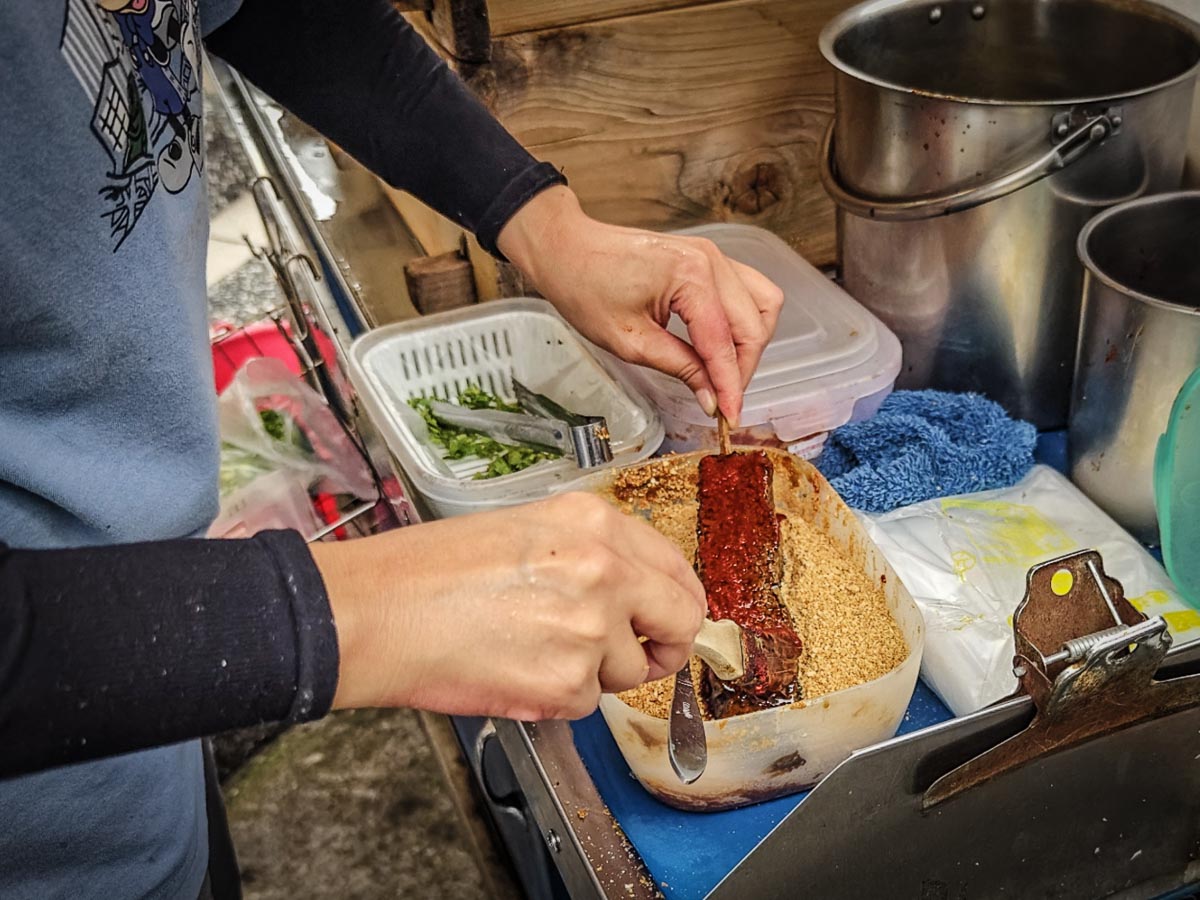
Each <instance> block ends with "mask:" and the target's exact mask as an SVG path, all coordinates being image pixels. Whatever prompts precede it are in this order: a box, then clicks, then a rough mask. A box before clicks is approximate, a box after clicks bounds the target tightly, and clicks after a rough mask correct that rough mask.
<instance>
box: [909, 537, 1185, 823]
mask: <svg viewBox="0 0 1200 900" xmlns="http://www.w3.org/2000/svg"><path fill="white" fill-rule="evenodd" d="M1013 636H1014V639H1015V644H1016V656H1015V657H1014V660H1013V674H1015V675H1016V676H1017V677H1018V678H1019V679H1020V682H1021V687H1022V689H1023V690H1024V691H1025V692H1027V693H1028V694H1029V695H1030V697H1031V698H1032V699H1033V702H1034V706H1035V707H1036V708H1037V713H1036V715H1035V716H1034V718H1033V721H1032V722H1030V724H1029V726H1028V727H1027V728H1025V730H1023V731H1021V732H1019V733H1018V734H1016V735H1014V736H1012V737H1011V738H1008V739H1007V740H1005V741H1002V742H1001V743H999V744H997V745H996V746H995V747H992V748H991V749H990V750H987V751H985V752H984V753H981V754H980V755H979V756H976V757H975V758H974V759H971V760H969V761H968V762H966V763H964V764H963V765H961V766H959V767H958V768H957V769H954V770H953V771H951V772H949V773H948V774H946V775H943V776H942V777H941V778H939V779H937V781H935V782H934V783H933V784H932V785H931V786H930V787H929V789H928V790H927V791H926V792H925V796H924V799H923V803H922V805H923V808H924V809H926V810H929V809H931V808H932V807H934V806H937V805H938V804H939V803H944V802H946V801H947V800H950V799H951V798H953V797H954V796H956V795H958V794H960V793H962V792H963V791H966V790H968V789H970V788H972V787H974V786H976V785H979V784H982V783H983V782H985V781H988V780H989V779H991V778H994V777H996V776H998V775H1001V774H1003V773H1005V772H1008V771H1011V770H1012V769H1015V768H1018V767H1019V766H1022V765H1024V764H1025V763H1027V762H1029V761H1031V760H1033V759H1036V758H1038V757H1040V756H1044V755H1047V754H1050V753H1054V752H1056V751H1058V750H1065V749H1067V748H1068V747H1073V746H1077V745H1078V744H1082V743H1084V742H1086V741H1088V740H1090V739H1092V738H1094V737H1098V736H1100V735H1102V734H1108V733H1110V732H1113V731H1117V730H1119V729H1121V728H1126V727H1128V726H1130V725H1134V724H1137V723H1139V722H1144V721H1147V720H1150V719H1154V718H1158V717H1160V716H1165V715H1168V714H1170V713H1173V712H1176V711H1178V710H1180V709H1185V708H1187V707H1190V706H1196V705H1200V675H1192V676H1185V677H1182V678H1176V679H1171V680H1169V681H1156V680H1155V677H1154V676H1155V674H1156V672H1157V671H1158V668H1159V665H1160V664H1161V663H1162V661H1163V658H1164V657H1165V656H1166V655H1167V651H1168V650H1169V649H1170V647H1171V635H1170V633H1169V632H1168V631H1167V623H1166V621H1165V620H1164V619H1163V618H1162V617H1161V616H1155V617H1154V618H1151V619H1148V618H1146V616H1145V615H1143V614H1142V613H1141V612H1139V611H1138V610H1136V609H1134V607H1133V606H1132V605H1131V604H1130V603H1129V601H1128V600H1126V599H1125V592H1124V590H1123V589H1122V587H1121V584H1120V582H1118V581H1117V580H1116V579H1114V578H1111V577H1109V576H1108V575H1106V574H1105V572H1104V563H1103V561H1102V560H1101V558H1100V554H1099V553H1097V552H1096V551H1094V550H1085V551H1082V552H1079V553H1074V554H1071V555H1070V556H1064V557H1062V558H1060V559H1055V560H1051V561H1049V562H1045V563H1041V564H1040V565H1037V566H1034V567H1033V568H1032V569H1030V570H1029V576H1028V578H1027V581H1026V588H1025V597H1024V599H1022V601H1021V603H1020V605H1019V606H1018V607H1017V610H1016V613H1015V614H1014V615H1013Z"/></svg>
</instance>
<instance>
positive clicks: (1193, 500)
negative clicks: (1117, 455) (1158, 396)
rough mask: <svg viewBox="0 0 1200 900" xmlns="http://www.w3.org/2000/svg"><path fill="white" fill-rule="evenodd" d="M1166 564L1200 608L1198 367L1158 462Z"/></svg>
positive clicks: (1174, 413)
mask: <svg viewBox="0 0 1200 900" xmlns="http://www.w3.org/2000/svg"><path fill="white" fill-rule="evenodd" d="M1154 494H1155V503H1156V505H1157V507H1158V527H1159V532H1160V534H1161V535H1162V550H1163V562H1164V563H1166V566H1167V572H1168V573H1170V575H1171V578H1172V580H1173V581H1174V582H1175V585H1176V587H1178V588H1179V592H1180V593H1181V594H1183V596H1184V597H1185V598H1186V599H1187V601H1188V602H1189V603H1191V604H1192V605H1193V606H1197V607H1200V553H1198V552H1197V548H1200V369H1197V370H1196V371H1195V372H1193V373H1192V375H1191V377H1190V378H1188V380H1187V382H1185V383H1184V385H1183V389H1182V390H1181V391H1180V392H1179V396H1178V397H1176V398H1175V405H1174V407H1173V408H1172V409H1171V418H1170V419H1169V421H1168V424H1167V430H1166V433H1165V434H1164V435H1163V436H1162V437H1161V438H1159V441H1158V452H1157V454H1156V456H1155V460H1154Z"/></svg>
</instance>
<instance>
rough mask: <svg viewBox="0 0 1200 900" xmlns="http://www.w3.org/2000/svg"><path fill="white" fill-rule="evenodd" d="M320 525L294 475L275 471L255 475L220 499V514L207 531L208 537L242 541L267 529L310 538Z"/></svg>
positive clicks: (303, 488)
mask: <svg viewBox="0 0 1200 900" xmlns="http://www.w3.org/2000/svg"><path fill="white" fill-rule="evenodd" d="M323 524H324V523H323V522H321V520H320V519H318V518H317V513H316V510H315V509H313V504H312V500H311V499H310V498H309V496H308V491H307V489H306V488H305V486H304V485H303V484H301V483H300V482H299V481H298V480H297V478H296V475H295V474H294V473H291V472H283V471H275V472H268V473H266V474H265V475H259V476H258V477H257V478H255V479H254V480H253V481H250V482H248V483H246V484H244V485H242V486H240V487H238V488H235V489H234V490H233V491H231V492H230V493H228V494H227V495H225V496H224V497H222V498H221V511H220V513H218V515H217V519H216V521H215V522H213V523H212V525H211V526H210V527H209V529H208V536H209V537H210V538H244V537H250V536H251V535H254V534H258V532H260V531H264V530H266V529H268V528H272V529H274V528H292V529H295V530H296V531H298V532H300V534H301V535H302V536H303V537H305V538H310V537H312V535H314V534H316V533H317V532H318V531H319V530H320V529H321V527H322V525H323Z"/></svg>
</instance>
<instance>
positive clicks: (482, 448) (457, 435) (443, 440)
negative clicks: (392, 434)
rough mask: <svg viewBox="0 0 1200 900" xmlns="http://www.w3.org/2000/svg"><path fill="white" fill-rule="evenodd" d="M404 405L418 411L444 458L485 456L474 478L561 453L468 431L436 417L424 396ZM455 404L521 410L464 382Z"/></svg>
mask: <svg viewBox="0 0 1200 900" xmlns="http://www.w3.org/2000/svg"><path fill="white" fill-rule="evenodd" d="M408 405H409V406H411V407H412V408H413V409H415V410H416V411H417V412H418V413H420V415H421V418H422V419H423V420H424V422H425V425H426V428H427V429H428V432H429V439H430V441H432V442H433V443H434V444H437V445H438V446H439V447H443V448H445V451H446V454H445V455H446V458H447V459H464V458H466V457H478V458H479V459H486V460H487V461H488V467H487V468H486V469H485V470H484V471H482V472H479V473H477V474H476V475H475V478H476V479H482V478H496V477H497V476H500V475H511V474H512V473H513V472H520V471H521V470H522V469H527V468H529V467H530V466H532V465H533V464H534V463H536V462H541V461H542V460H543V459H558V458H559V457H560V456H562V453H561V452H559V451H558V450H553V449H550V448H548V447H535V446H533V445H530V444H505V443H502V442H500V441H497V440H496V439H494V438H492V437H489V436H488V435H486V434H481V433H480V432H478V431H471V430H470V429H467V428H461V427H459V426H457V425H450V424H448V423H445V422H442V421H440V420H439V419H438V418H437V417H436V416H435V415H434V414H433V411H432V409H430V401H429V398H428V397H413V398H412V399H410V400H409V401H408ZM458 405H459V406H464V407H466V408H467V409H498V410H501V411H503V412H511V413H519V412H523V410H522V409H521V407H520V406H518V405H517V404H515V403H509V402H508V401H506V400H504V399H502V398H500V397H497V396H495V395H493V394H489V393H487V391H485V390H483V389H482V388H480V387H478V386H476V385H468V386H467V387H466V388H464V389H463V390H462V392H461V393H460V394H459V395H458Z"/></svg>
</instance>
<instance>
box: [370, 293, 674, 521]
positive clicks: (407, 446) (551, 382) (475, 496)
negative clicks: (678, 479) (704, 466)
mask: <svg viewBox="0 0 1200 900" xmlns="http://www.w3.org/2000/svg"><path fill="white" fill-rule="evenodd" d="M614 368H615V367H614ZM350 376H351V380H352V381H353V382H354V386H355V388H356V389H357V390H358V392H359V395H360V396H361V398H362V401H363V403H364V404H365V405H366V407H367V409H368V410H369V411H370V413H371V417H372V420H373V421H374V423H375V425H376V426H377V427H378V428H379V430H380V432H381V434H382V435H383V438H384V440H385V441H386V442H387V445H388V448H389V449H390V450H391V452H392V453H393V455H394V456H395V457H396V459H397V461H399V463H400V465H401V467H402V468H403V469H404V472H405V474H407V475H408V477H409V479H410V480H411V481H412V484H413V487H414V488H415V489H416V490H417V491H419V492H420V493H421V495H422V496H423V497H424V498H425V500H426V502H427V503H428V505H429V507H430V510H431V511H432V512H433V513H434V514H435V515H437V516H439V517H445V516H454V515H461V514H463V513H468V512H477V511H480V510H484V509H491V508H495V507H500V506H511V505H514V504H517V503H523V502H526V501H528V500H534V499H537V498H539V497H544V496H546V495H547V494H549V493H550V492H551V491H552V490H554V489H558V488H559V487H560V486H561V485H563V484H564V483H567V482H570V481H574V480H577V479H579V478H580V477H582V476H583V475H585V474H587V472H585V471H583V470H580V469H579V468H578V467H577V466H576V465H575V462H574V461H573V460H571V459H556V460H547V461H543V462H539V463H537V464H536V465H533V466H530V467H529V468H528V469H525V470H523V471H521V472H516V473H514V474H512V475H504V476H500V477H498V478H489V479H487V480H474V479H473V476H474V475H475V474H476V473H477V472H479V471H482V470H483V469H484V468H486V462H484V461H482V460H479V459H463V460H450V459H446V458H445V456H444V451H443V448H441V447H438V446H436V445H434V444H432V443H431V442H429V441H428V439H427V436H426V432H425V424H424V422H423V421H422V420H421V418H420V416H419V415H417V413H416V412H415V411H414V410H413V409H412V408H411V407H410V406H409V405H408V401H409V399H411V398H412V397H436V398H438V399H441V400H455V399H457V397H458V394H459V392H460V391H462V390H463V389H464V388H466V387H467V386H468V385H472V384H473V385H477V386H479V387H481V388H482V389H483V390H485V391H487V392H488V393H491V394H496V395H499V396H502V397H505V398H507V399H509V400H512V399H513V396H514V392H513V387H512V379H513V378H514V377H515V378H516V379H517V380H518V381H520V382H521V383H522V384H524V385H526V386H527V387H529V388H531V389H532V390H534V391H536V392H538V393H540V394H545V395H546V396H547V397H549V398H550V399H551V400H554V401H555V402H557V403H559V404H560V405H562V406H564V407H566V408H567V409H569V410H571V411H573V412H577V413H580V414H582V415H598V416H604V417H605V419H606V420H607V421H608V430H609V433H610V434H611V435H612V450H613V462H612V463H611V465H628V464H630V463H634V462H638V461H640V460H643V459H645V458H647V457H648V456H650V455H651V454H652V453H654V451H655V450H657V449H658V446H659V444H660V443H662V439H663V427H662V423H661V421H660V420H659V418H658V415H657V413H655V411H654V409H653V408H652V407H651V406H650V404H649V402H648V401H647V400H646V398H645V397H644V396H643V395H642V394H641V392H640V391H638V390H637V388H635V387H634V386H633V385H632V384H631V382H630V381H629V380H628V379H627V378H626V377H625V376H624V375H623V374H621V373H618V372H615V371H612V370H610V369H609V368H606V367H605V366H604V365H602V364H601V363H600V362H599V360H598V359H597V358H596V356H595V355H593V353H592V352H591V349H590V345H589V344H587V342H586V341H585V340H584V339H583V338H582V337H580V336H579V335H578V334H577V333H576V332H575V331H574V330H573V329H572V328H571V327H570V326H569V325H568V324H567V323H566V322H565V321H564V320H563V319H562V317H561V316H559V314H558V313H557V312H556V311H555V309H554V307H552V306H551V305H550V304H549V303H547V302H546V301H544V300H534V299H528V298H522V299H515V300H495V301H491V302H488V303H484V304H480V305H478V306H472V307H468V308H465V309H458V310H454V311H452V312H447V313H439V314H437V315H432V316H425V317H423V318H419V319H412V320H409V321H406V322H399V323H396V324H394V325H386V326H384V327H382V328H377V329H375V330H374V331H371V332H368V333H367V334H365V335H363V336H362V337H360V338H359V339H358V340H356V341H355V342H354V344H353V346H352V347H351V348H350ZM589 471H595V470H589Z"/></svg>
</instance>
